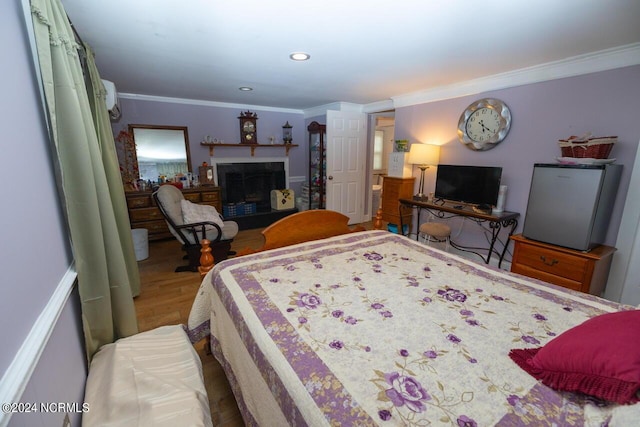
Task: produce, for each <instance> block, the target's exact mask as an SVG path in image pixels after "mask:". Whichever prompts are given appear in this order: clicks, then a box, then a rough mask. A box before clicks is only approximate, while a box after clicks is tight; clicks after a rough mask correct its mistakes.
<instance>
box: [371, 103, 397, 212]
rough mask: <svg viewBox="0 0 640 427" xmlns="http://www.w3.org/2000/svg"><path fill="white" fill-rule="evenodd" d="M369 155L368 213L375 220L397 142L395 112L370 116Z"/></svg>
mask: <svg viewBox="0 0 640 427" xmlns="http://www.w3.org/2000/svg"><path fill="white" fill-rule="evenodd" d="M369 123H370V132H369V155H368V160H369V161H368V163H367V178H368V179H367V183H368V188H369V191H368V192H366V194H368V195H369V197H368V200H367V206H368V209H367V211H368V212H369V213H370V216H371V219H373V218H375V216H376V211H377V210H378V207H379V206H380V200H381V196H382V182H383V180H384V177H385V176H386V175H387V172H388V164H389V154H391V152H392V151H393V144H394V140H395V111H384V112H381V113H373V114H370V115H369Z"/></svg>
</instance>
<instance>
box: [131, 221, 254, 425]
mask: <svg viewBox="0 0 640 427" xmlns="http://www.w3.org/2000/svg"><path fill="white" fill-rule="evenodd" d="M261 231H262V230H261V229H256V230H246V231H241V232H240V233H238V236H236V239H235V240H234V242H233V244H232V250H235V251H238V250H240V249H243V248H246V247H251V248H258V247H260V246H261V245H262V242H263V241H262V235H261V234H260V232H261ZM185 263H186V261H184V260H182V252H181V251H180V244H179V243H178V242H177V241H176V240H175V239H172V240H163V241H159V242H150V243H149V258H147V259H146V260H143V261H139V262H138V267H139V270H140V281H141V292H140V296H138V297H137V298H136V299H135V300H134V302H135V306H136V313H137V317H138V327H139V329H140V332H142V331H147V330H149V329H153V328H156V327H158V326H163V325H176V324H185V325H186V324H187V320H188V318H189V311H190V310H191V304H192V303H193V300H194V299H195V295H196V292H197V291H198V287H199V286H200V275H199V274H198V273H191V272H182V273H175V272H174V271H173V270H174V269H175V268H176V267H177V266H178V265H183V264H185ZM195 348H196V350H197V352H198V354H199V355H200V360H201V361H202V367H203V371H204V378H205V385H206V388H207V393H208V395H209V405H210V406H211V419H212V420H213V425H214V426H224V427H236V426H244V423H243V422H242V417H241V416H240V412H239V411H238V407H237V405H236V401H235V399H234V397H233V394H232V392H231V388H230V387H229V383H228V382H227V378H226V377H225V375H224V372H223V371H222V367H221V366H220V364H219V363H218V362H217V361H216V359H215V358H214V357H213V356H212V355H207V354H206V353H205V349H204V341H202V342H199V343H197V344H196V345H195Z"/></svg>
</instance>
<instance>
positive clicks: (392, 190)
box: [382, 176, 415, 232]
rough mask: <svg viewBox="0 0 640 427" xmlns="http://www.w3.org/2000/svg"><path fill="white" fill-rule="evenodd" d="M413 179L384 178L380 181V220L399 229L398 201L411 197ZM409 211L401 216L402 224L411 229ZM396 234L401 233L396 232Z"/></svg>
mask: <svg viewBox="0 0 640 427" xmlns="http://www.w3.org/2000/svg"><path fill="white" fill-rule="evenodd" d="M414 182H415V178H414V177H411V178H396V177H393V176H385V177H384V179H383V181H382V220H383V221H387V222H388V223H390V224H395V225H397V226H398V227H400V202H399V201H398V200H399V199H410V198H411V197H413V191H414V190H413V186H414ZM411 217H412V212H411V210H410V209H409V210H407V213H406V214H404V213H403V215H402V223H403V224H405V225H406V226H407V227H408V229H409V230H410V229H411ZM398 232H401V231H400V230H398Z"/></svg>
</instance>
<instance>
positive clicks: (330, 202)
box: [326, 110, 367, 224]
mask: <svg viewBox="0 0 640 427" xmlns="http://www.w3.org/2000/svg"><path fill="white" fill-rule="evenodd" d="M366 157H367V130H366V115H365V114H364V113H356V112H350V111H331V110H329V111H327V185H326V189H327V209H330V210H333V211H337V212H340V213H342V214H344V215H346V216H348V217H349V224H357V223H361V222H363V220H364V200H365V194H364V183H365V178H366V173H367V169H366V165H365V159H366Z"/></svg>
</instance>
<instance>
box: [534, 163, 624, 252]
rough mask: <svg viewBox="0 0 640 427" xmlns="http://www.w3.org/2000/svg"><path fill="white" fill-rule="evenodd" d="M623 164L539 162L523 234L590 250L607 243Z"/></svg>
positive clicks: (548, 241)
mask: <svg viewBox="0 0 640 427" xmlns="http://www.w3.org/2000/svg"><path fill="white" fill-rule="evenodd" d="M621 173H622V165H613V164H607V165H565V164H542V163H537V164H535V165H534V167H533V178H532V180H531V190H530V192H529V202H528V204H527V212H526V215H525V219H524V228H523V231H522V235H523V236H524V237H526V238H528V239H533V240H538V241H541V242H545V243H549V244H552V245H557V246H563V247H566V248H571V249H576V250H580V251H588V250H590V249H592V248H594V247H596V246H598V245H601V244H603V243H604V240H605V237H606V234H607V228H608V227H609V220H610V218H611V212H612V210H613V204H614V202H615V199H616V193H617V191H618V184H619V183H620V175H621Z"/></svg>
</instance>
